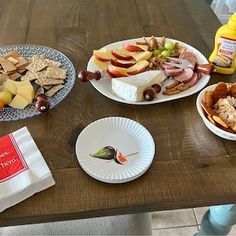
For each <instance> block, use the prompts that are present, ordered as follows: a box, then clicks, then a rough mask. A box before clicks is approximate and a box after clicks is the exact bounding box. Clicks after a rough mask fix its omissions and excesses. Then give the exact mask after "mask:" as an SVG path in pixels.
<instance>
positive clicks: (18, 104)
mask: <svg viewBox="0 0 236 236" xmlns="http://www.w3.org/2000/svg"><path fill="white" fill-rule="evenodd" d="M28 104H29V102H28V100H27V99H25V98H24V97H22V96H21V95H18V94H17V95H16V96H15V97H14V98H13V99H12V101H11V102H10V103H9V104H8V105H9V106H11V107H13V108H17V109H24V108H25V107H26V106H27V105H28Z"/></svg>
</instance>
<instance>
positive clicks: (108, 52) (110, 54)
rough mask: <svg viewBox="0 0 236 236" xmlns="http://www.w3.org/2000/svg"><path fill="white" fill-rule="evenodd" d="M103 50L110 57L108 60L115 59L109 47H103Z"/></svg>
mask: <svg viewBox="0 0 236 236" xmlns="http://www.w3.org/2000/svg"><path fill="white" fill-rule="evenodd" d="M102 50H103V51H104V52H106V54H107V56H108V57H109V58H110V60H111V59H116V58H115V57H114V56H113V55H112V53H111V51H112V50H111V49H108V48H103V49H102Z"/></svg>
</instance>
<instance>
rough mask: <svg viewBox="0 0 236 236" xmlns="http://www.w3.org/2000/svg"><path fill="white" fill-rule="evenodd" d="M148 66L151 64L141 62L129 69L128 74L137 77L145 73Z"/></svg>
mask: <svg viewBox="0 0 236 236" xmlns="http://www.w3.org/2000/svg"><path fill="white" fill-rule="evenodd" d="M148 65H149V62H148V61H146V60H142V61H139V62H137V63H136V64H135V65H133V66H131V67H129V68H128V69H127V73H128V74H129V75H136V74H138V73H141V72H143V71H145V69H146V68H147V67H148Z"/></svg>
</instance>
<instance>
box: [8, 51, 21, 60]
mask: <svg viewBox="0 0 236 236" xmlns="http://www.w3.org/2000/svg"><path fill="white" fill-rule="evenodd" d="M4 57H5V58H8V57H13V58H15V59H17V58H18V57H20V54H19V52H17V51H16V50H13V51H10V52H8V53H7V54H5V56H4Z"/></svg>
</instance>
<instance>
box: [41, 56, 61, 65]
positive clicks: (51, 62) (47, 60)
mask: <svg viewBox="0 0 236 236" xmlns="http://www.w3.org/2000/svg"><path fill="white" fill-rule="evenodd" d="M45 61H46V62H47V63H48V66H50V67H53V66H56V67H60V66H61V63H60V62H59V61H53V60H51V59H48V58H46V59H45Z"/></svg>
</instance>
